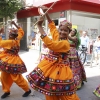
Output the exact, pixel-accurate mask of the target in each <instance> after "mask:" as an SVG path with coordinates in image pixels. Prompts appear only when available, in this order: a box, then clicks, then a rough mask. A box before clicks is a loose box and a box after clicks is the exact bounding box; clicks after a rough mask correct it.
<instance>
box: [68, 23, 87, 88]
mask: <svg viewBox="0 0 100 100" xmlns="http://www.w3.org/2000/svg"><path fill="white" fill-rule="evenodd" d="M70 25H71V23H70ZM68 41H69V43H70V52H69V60H70V68H71V69H72V72H73V76H74V82H75V85H76V88H77V89H80V88H81V87H82V86H83V84H84V81H86V82H87V79H86V73H85V69H84V67H83V64H82V63H81V60H80V59H79V56H78V51H77V50H78V47H79V45H80V43H81V40H80V37H79V33H78V32H77V30H76V29H72V31H71V32H70V34H69V35H68Z"/></svg>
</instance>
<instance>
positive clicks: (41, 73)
mask: <svg viewBox="0 0 100 100" xmlns="http://www.w3.org/2000/svg"><path fill="white" fill-rule="evenodd" d="M42 9H43V10H45V9H46V8H45V7H43V8H42ZM46 17H47V19H48V22H49V28H50V30H51V35H52V40H51V39H50V38H49V37H48V36H47V34H46V33H45V31H44V30H43V28H42V23H43V17H40V19H39V22H38V25H37V26H38V29H39V31H40V34H41V39H42V41H43V42H44V43H45V45H46V46H47V47H48V48H49V50H50V51H49V53H48V55H47V56H45V58H44V59H43V60H42V61H41V62H40V63H39V64H38V65H37V67H36V68H35V69H34V70H33V71H32V72H31V73H30V74H29V75H27V79H28V81H29V83H30V85H31V87H32V88H33V89H35V90H37V91H39V92H41V93H43V94H45V97H46V100H80V99H79V97H78V96H77V94H76V90H75V84H74V80H73V74H72V71H71V69H70V67H69V58H68V57H67V53H68V51H69V50H70V44H69V42H68V40H67V36H68V34H69V31H70V28H69V23H68V22H65V21H63V22H62V23H61V24H60V26H59V32H58V30H57V29H56V26H55V24H54V22H53V21H52V20H51V19H50V17H49V16H48V14H46ZM58 33H59V34H58Z"/></svg>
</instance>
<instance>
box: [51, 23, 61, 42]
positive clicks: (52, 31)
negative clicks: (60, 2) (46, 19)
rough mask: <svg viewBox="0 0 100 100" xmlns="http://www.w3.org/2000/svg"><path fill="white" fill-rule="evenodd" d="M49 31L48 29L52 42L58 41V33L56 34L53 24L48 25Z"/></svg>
mask: <svg viewBox="0 0 100 100" xmlns="http://www.w3.org/2000/svg"><path fill="white" fill-rule="evenodd" d="M49 29H50V33H51V36H52V39H53V40H54V41H56V40H58V39H59V32H58V30H57V28H56V26H55V24H54V22H51V23H49Z"/></svg>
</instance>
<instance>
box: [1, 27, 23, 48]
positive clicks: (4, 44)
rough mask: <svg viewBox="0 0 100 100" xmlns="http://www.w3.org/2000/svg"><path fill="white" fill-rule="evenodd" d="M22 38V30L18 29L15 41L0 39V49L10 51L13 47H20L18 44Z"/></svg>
mask: <svg viewBox="0 0 100 100" xmlns="http://www.w3.org/2000/svg"><path fill="white" fill-rule="evenodd" d="M23 36H24V31H23V30H22V28H19V29H18V37H17V39H16V40H2V38H0V47H2V48H4V49H10V48H11V47H12V46H14V45H20V44H19V42H20V40H21V38H22V37H23Z"/></svg>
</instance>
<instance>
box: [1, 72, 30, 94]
mask: <svg viewBox="0 0 100 100" xmlns="http://www.w3.org/2000/svg"><path fill="white" fill-rule="evenodd" d="M13 82H15V83H16V84H17V85H18V86H19V87H21V88H22V89H23V90H24V91H28V90H29V86H28V83H27V81H26V80H25V79H24V78H23V76H22V75H21V74H9V73H6V72H3V71H2V72H1V83H2V89H3V91H4V92H10V87H11V85H12V84H13Z"/></svg>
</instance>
